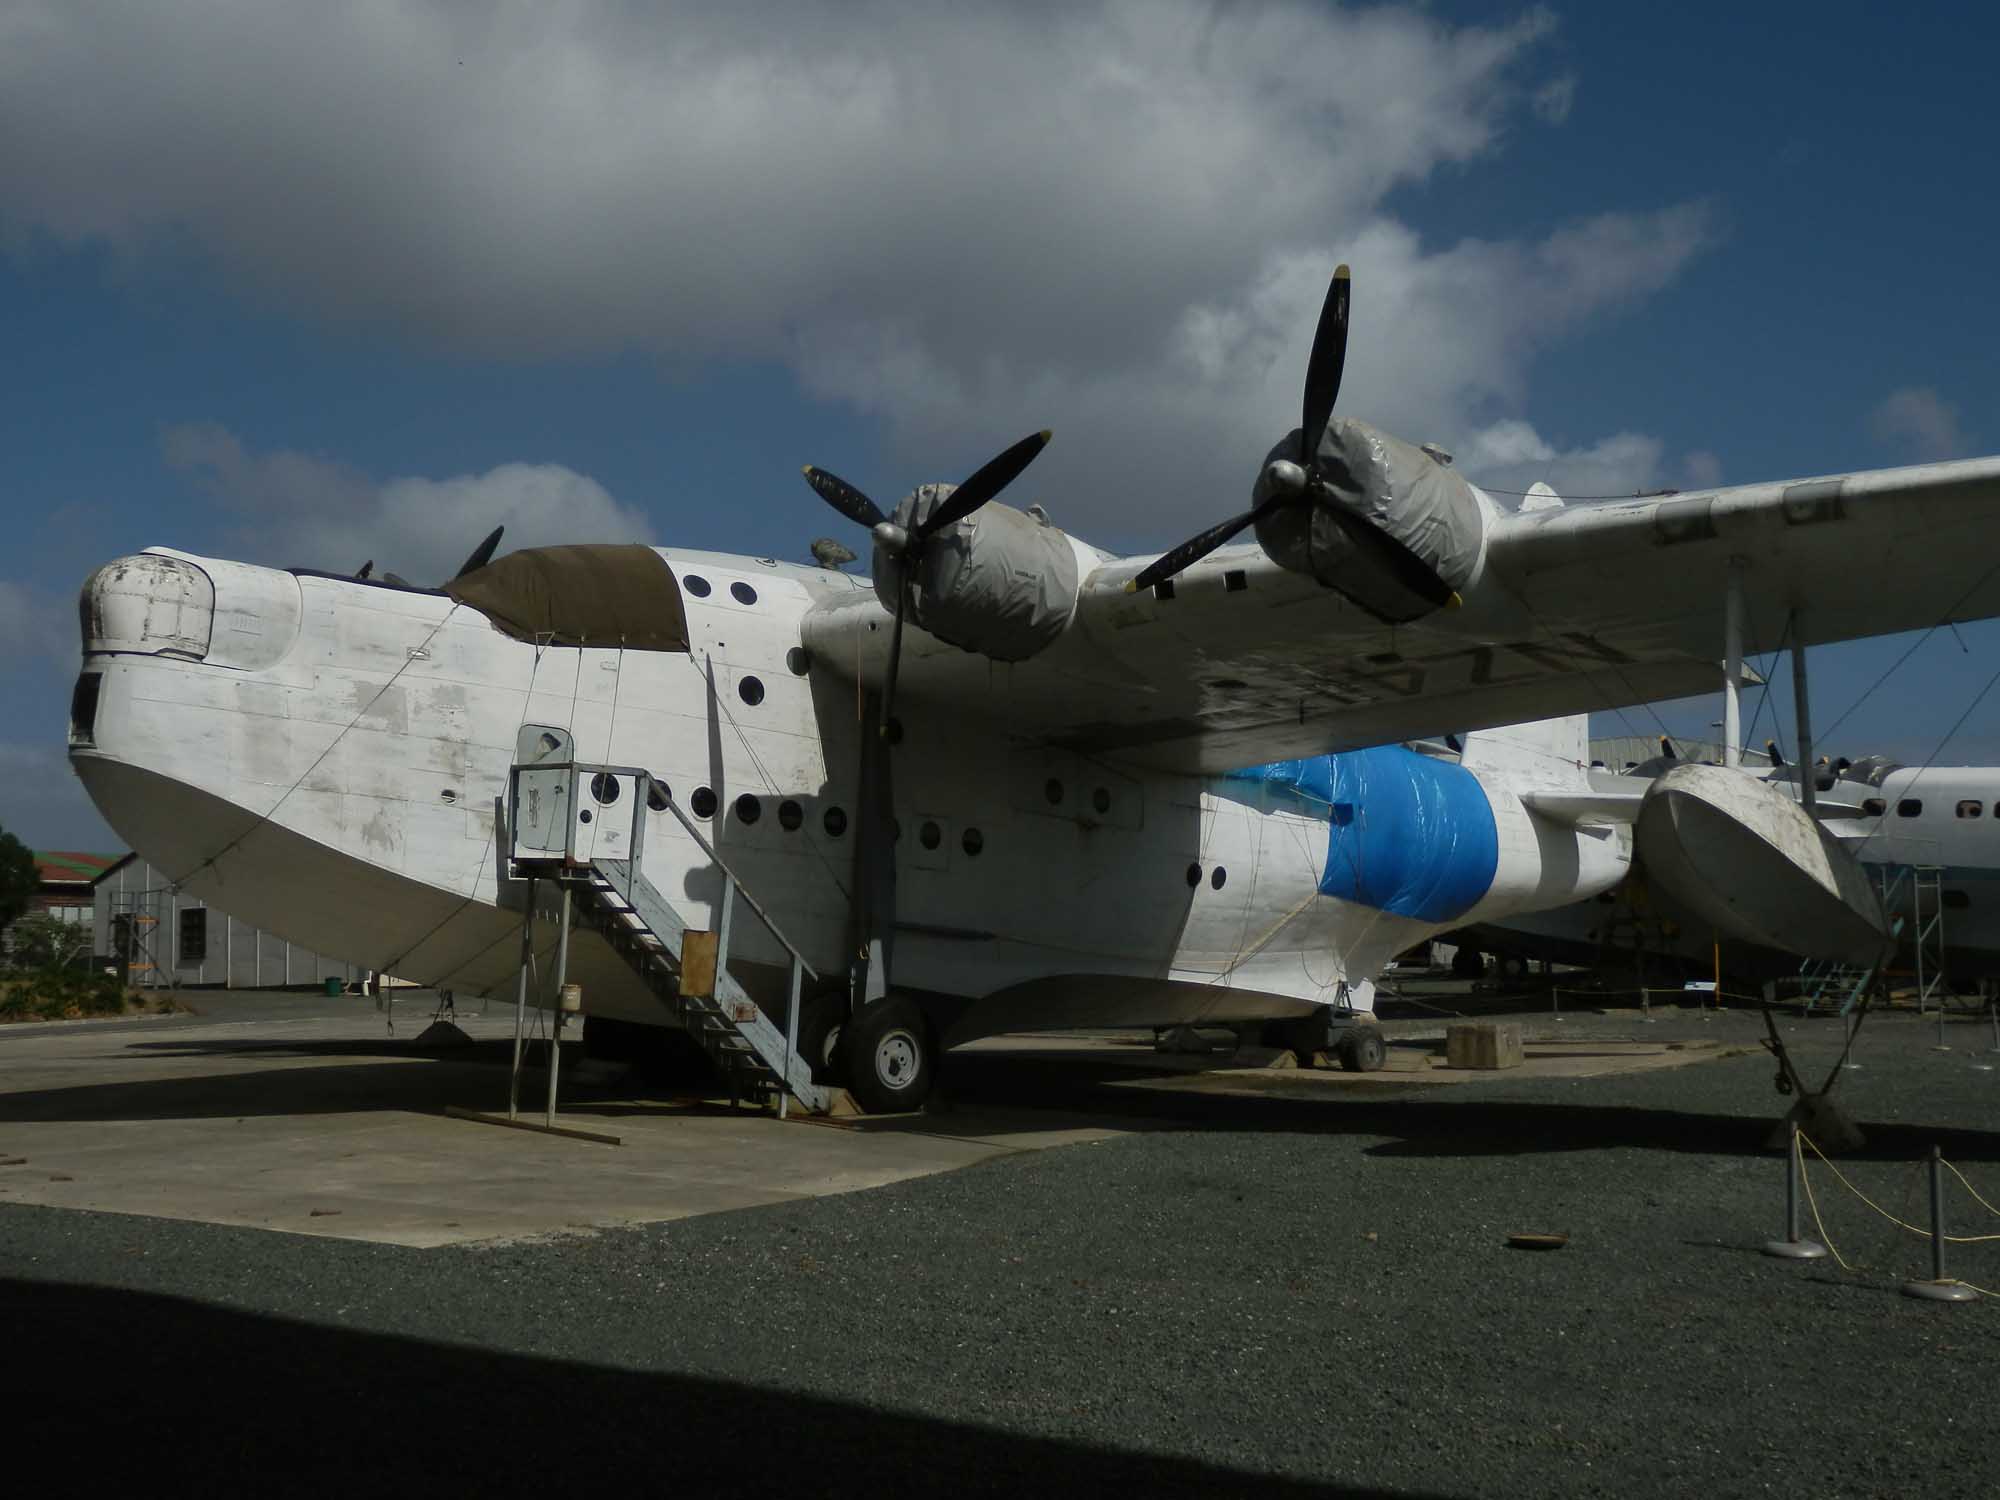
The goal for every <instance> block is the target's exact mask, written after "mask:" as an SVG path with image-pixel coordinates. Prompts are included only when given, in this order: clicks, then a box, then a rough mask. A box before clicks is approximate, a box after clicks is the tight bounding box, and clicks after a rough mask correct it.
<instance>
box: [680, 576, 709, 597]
mask: <svg viewBox="0 0 2000 1500" xmlns="http://www.w3.org/2000/svg"><path fill="white" fill-rule="evenodd" d="M681 587H682V588H684V589H686V590H687V591H688V592H689V593H690V594H693V595H694V596H695V598H697V599H706V598H707V597H708V580H707V579H706V578H704V577H702V576H701V574H699V573H690V574H688V575H687V576H686V577H685V578H683V579H682V580H681Z"/></svg>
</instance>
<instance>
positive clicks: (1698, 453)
mask: <svg viewBox="0 0 2000 1500" xmlns="http://www.w3.org/2000/svg"><path fill="white" fill-rule="evenodd" d="M1681 473H1682V475H1683V476H1684V480H1683V482H1684V484H1685V487H1686V488H1688V489H1691V490H1712V489H1716V488H1719V487H1720V486H1721V484H1722V460H1721V459H1720V458H1718V457H1717V456H1716V455H1715V454H1713V453H1711V452H1709V451H1708V449H1706V448H1696V449H1694V450H1693V451H1692V452H1690V453H1688V454H1687V455H1686V456H1684V457H1683V458H1682V459H1681Z"/></svg>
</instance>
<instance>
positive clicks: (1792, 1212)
mask: <svg viewBox="0 0 2000 1500" xmlns="http://www.w3.org/2000/svg"><path fill="white" fill-rule="evenodd" d="M1799 1170H1800V1167H1799V1127H1798V1126H1796V1125H1794V1126H1792V1128H1791V1149H1790V1150H1789V1151H1787V1152H1786V1153H1785V1237H1784V1238H1783V1239H1781V1240H1766V1241H1765V1242H1764V1253H1765V1254H1766V1255H1773V1256H1776V1257H1777V1258H1778V1259H1780V1260H1824V1259H1825V1258H1826V1246H1824V1245H1822V1244H1821V1243H1820V1242H1819V1241H1818V1240H1808V1239H1801V1238H1800V1237H1799Z"/></svg>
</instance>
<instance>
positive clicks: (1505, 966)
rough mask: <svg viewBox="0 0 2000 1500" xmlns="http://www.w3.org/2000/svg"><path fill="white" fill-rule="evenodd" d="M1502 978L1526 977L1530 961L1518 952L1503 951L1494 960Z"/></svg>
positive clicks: (1494, 964)
mask: <svg viewBox="0 0 2000 1500" xmlns="http://www.w3.org/2000/svg"><path fill="white" fill-rule="evenodd" d="M1493 966H1494V968H1496V969H1497V970H1499V972H1500V977H1501V978H1502V979H1526V978H1527V977H1528V961H1527V960H1526V959H1525V958H1523V957H1521V955H1520V954H1518V953H1503V954H1501V955H1500V956H1499V957H1498V958H1496V959H1495V960H1494V961H1493Z"/></svg>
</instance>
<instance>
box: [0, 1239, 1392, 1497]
mask: <svg viewBox="0 0 2000 1500" xmlns="http://www.w3.org/2000/svg"><path fill="white" fill-rule="evenodd" d="M0 1326H4V1327H6V1328H7V1329H8V1331H9V1336H8V1341H7V1342H8V1348H7V1359H6V1361H5V1371H6V1374H5V1376H4V1383H0V1389H4V1390H5V1391H6V1393H7V1395H8V1397H9V1399H8V1402H7V1407H8V1409H9V1410H10V1411H14V1412H17V1413H23V1414H27V1413H32V1414H33V1415H32V1418H30V1419H29V1420H32V1422H33V1430H34V1439H35V1448H36V1450H37V1451H39V1452H41V1453H42V1454H43V1455H44V1459H45V1461H47V1462H49V1463H50V1464H52V1465H54V1466H57V1467H58V1469H59V1472H60V1473H61V1474H62V1476H63V1480H62V1484H61V1488H62V1490H63V1491H64V1492H65V1493H70V1494H81V1493H99V1492H102V1493H112V1492H122V1493H131V1494H177V1493H183V1492H186V1491H192V1490H195V1489H197V1488H198V1489H200V1490H201V1491H202V1492H203V1493H215V1494H284V1495H290V1496H299V1495H338V1496H341V1497H343V1500H348V1497H352V1496H355V1495H371V1496H374V1495H404V1494H410V1495H417V1494H421V1495H425V1496H437V1495H478V1496H487V1497H490V1496H502V1495H534V1496H538V1497H540V1496H546V1495H552V1494H581V1493H592V1492H598V1493H612V1492H614V1491H616V1492H627V1491H630V1490H632V1489H634V1488H635V1487H636V1488H637V1489H638V1490H639V1491H640V1492H642V1493H649V1494H650V1493H664V1494H677V1495H708V1494H722V1493H725V1492H727V1493H732V1494H742V1493H752V1492H755V1491H757V1490H761V1489H771V1490H776V1491H779V1492H784V1493H803V1494H809V1495H815V1496H846V1495H854V1496H867V1497H869V1500H886V1497H894V1496H901V1495H934V1494H958V1495H1025V1494H1037V1493H1071V1494H1135V1495H1145V1496H1148V1497H1153V1496H1174V1495H1188V1496H1195V1495H1200V1496H1216V1495H1247V1496H1271V1497H1280V1496H1299V1497H1304V1496H1342V1495H1370V1494H1377V1493H1381V1492H1379V1491H1373V1490H1364V1489H1354V1488H1343V1487H1339V1486H1335V1485H1330V1484H1317V1483H1311V1482H1307V1481H1299V1480H1288V1479H1282V1478H1276V1477H1273V1476H1269V1475H1259V1474H1253V1473H1247V1472H1243V1471H1239V1470H1232V1469H1226V1468H1221V1467H1216V1466H1212V1465H1208V1464H1203V1463H1199V1462H1196V1461H1193V1460H1187V1459H1178V1458H1168V1457H1157V1456H1149V1455H1143V1454H1137V1453H1131V1452H1125V1451H1118V1450H1112V1449H1106V1448H1101V1447H1094V1446H1090V1445H1087V1444H1084V1443H1080V1442H1073V1441H1065V1440H1060V1439H1054V1438H1043V1437H1029V1436H1024V1435H1019V1434H1012V1433H1006V1432H1001V1431H996V1430H994V1429H991V1428H987V1427H982V1426H976V1425H973V1424H971V1423H965V1422H953V1421H944V1420H940V1419H937V1418H932V1417H925V1416H918V1415H911V1414H908V1413H901V1412H890V1411H881V1410H876V1409H872V1408H869V1407H866V1406H861V1405H858V1404H855V1403H850V1402H842V1401H833V1400H828V1399H824V1398H819V1397H813V1396H805V1395H797V1394H790V1393H786V1392H782V1391H777V1390H771V1389H766V1388H763V1387H758V1386H748V1385H742V1384H735V1383H730V1382H726V1381H715V1380H701V1379H696V1378H692V1377H689V1376H681V1375H668V1374H658V1373H647V1372H641V1371H633V1370H620V1369H612V1368H608V1367H604V1366H598V1365H587V1364H580V1363H573V1362H567V1361H561V1360H554V1359H541V1358H534V1357H530V1356H525V1355H519V1354H511V1353H499V1352H494V1351H490V1350H483V1349H478V1348H469V1347H463V1346H455V1345H447V1344H436V1343H428V1342H424V1341H420V1340H416V1339H411V1338H403V1337H394V1336H389V1335H385V1334H377V1333H364V1332H358V1331H354V1330H350V1329H341V1328H330V1327H325V1326H322V1325H315V1324H308V1323H299V1322H293V1321H290V1320H287V1319H281V1318H275V1317H271V1316H267V1315H263V1314H256V1313H247V1312H241V1311H237V1310H233V1309H225V1308H217V1307H213V1306H208V1305H205V1304H202V1303H199V1302H194V1301H188V1300H184V1299H181V1298H178V1297H167V1296H160V1295H157V1294H153V1293H148V1292H134V1291H124V1290H113V1289H108V1288H102V1287H90V1286H76V1285H63V1284H49V1283H41V1282H30V1281H23V1280H16V1279H6V1278H0ZM744 1332H745V1337H746V1338H754V1337H756V1333H755V1330H754V1329H746V1330H745V1331H744ZM44 1472H45V1474H46V1473H48V1472H49V1471H46V1470H45V1471H44Z"/></svg>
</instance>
